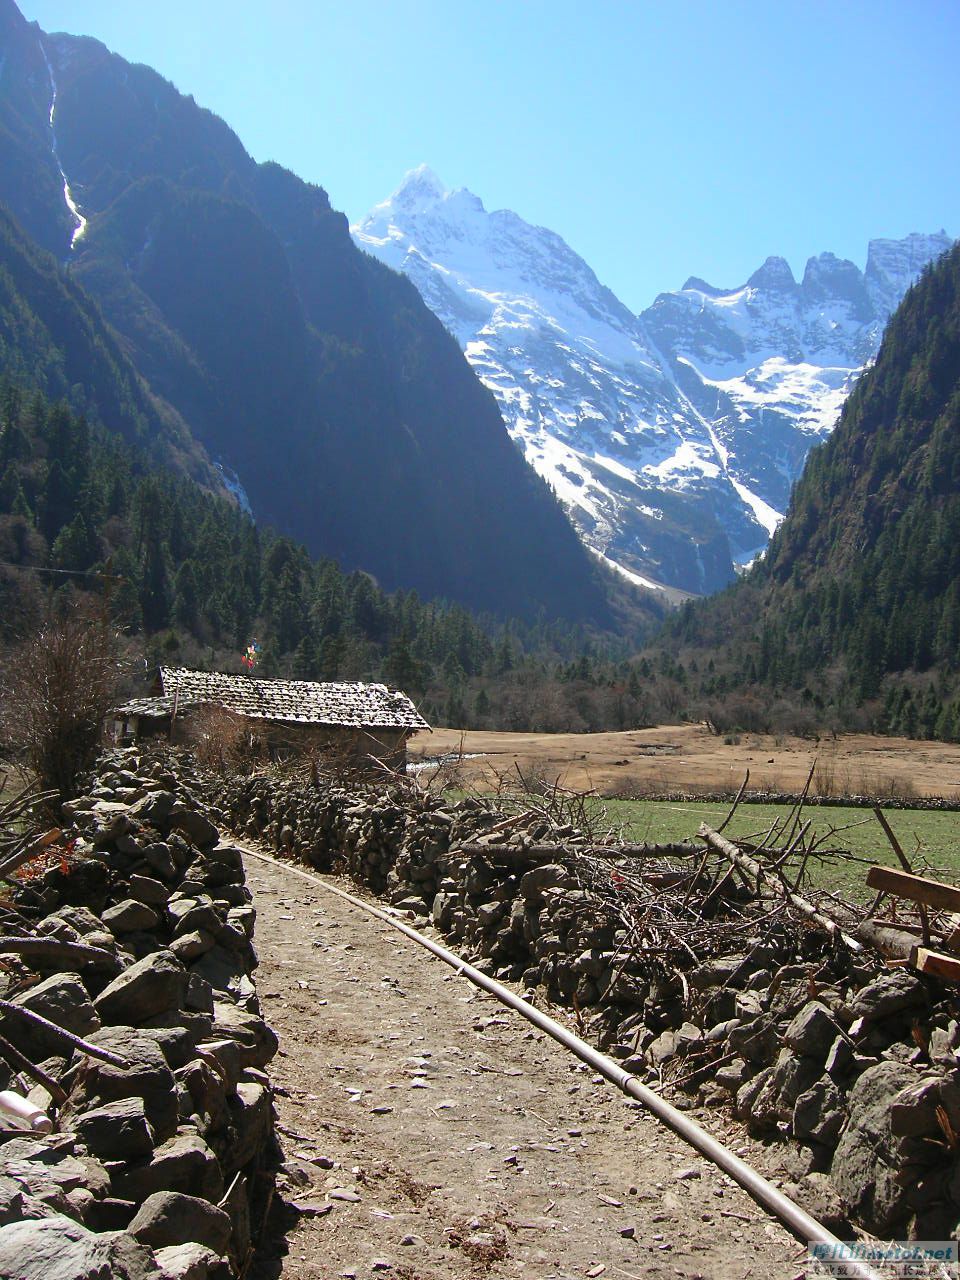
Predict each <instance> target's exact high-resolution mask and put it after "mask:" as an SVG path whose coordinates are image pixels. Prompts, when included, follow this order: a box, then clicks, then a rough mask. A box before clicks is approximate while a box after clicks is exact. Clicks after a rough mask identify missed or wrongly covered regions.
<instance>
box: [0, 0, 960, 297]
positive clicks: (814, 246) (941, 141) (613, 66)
mask: <svg viewBox="0 0 960 1280" xmlns="http://www.w3.org/2000/svg"><path fill="white" fill-rule="evenodd" d="M20 7H21V9H22V11H23V12H24V14H25V15H26V16H27V17H28V18H30V19H32V20H33V19H35V20H37V21H38V22H39V23H40V25H41V26H42V27H43V28H44V29H46V30H48V31H56V30H63V31H70V32H73V33H75V34H84V35H93V36H96V37H97V38H99V39H101V40H103V41H104V43H106V44H107V45H108V46H109V47H110V48H112V49H114V50H115V51H116V52H117V53H120V54H122V55H123V56H124V57H126V58H128V59H130V60H131V61H136V62H146V63H149V64H150V65H151V66H153V67H155V68H156V69H157V70H158V71H160V72H161V73H162V74H163V75H165V76H167V77H168V78H169V79H171V80H172V81H173V82H174V83H175V84H176V85H177V87H178V88H179V89H181V90H182V91H183V92H185V93H192V94H193V96H194V97H195V98H196V100H197V101H198V102H199V103H201V104H202V105H204V106H207V107H210V108H211V109H212V110H214V111H216V112H217V113H218V114H219V115H221V116H223V118H224V119H225V120H226V121H227V123H228V124H230V125H231V127H232V128H233V129H235V130H236V132H237V133H238V134H239V136H240V138H241V140H242V141H243V143H244V144H245V146H246V147H247V149H248V150H249V151H250V152H251V153H252V154H253V155H254V156H255V157H256V158H257V159H258V160H266V159H273V160H278V161H280V163H282V164H285V165H287V166H288V167H289V168H291V169H293V170H294V171H295V172H296V173H298V174H300V176H301V177H304V178H307V179H309V180H311V181H314V182H319V183H321V184H322V185H323V186H324V187H325V188H326V189H327V191H328V192H329V193H330V197H331V200H332V202H333V204H334V205H335V206H336V207H337V208H340V209H343V210H344V211H345V212H346V213H347V214H348V216H349V217H350V218H351V220H355V219H357V218H359V217H360V216H362V215H363V214H364V213H365V212H366V211H367V210H368V209H369V208H370V207H371V206H372V205H373V204H375V203H377V202H378V201H379V200H381V199H383V198H385V197H386V196H387V195H388V194H389V193H390V192H391V191H392V190H393V189H394V188H395V187H396V186H397V184H398V183H399V181H400V179H401V177H402V175H403V173H404V172H405V171H406V170H407V169H410V168H413V167H414V166H416V165H418V164H421V163H424V162H425V163H427V164H429V165H430V166H431V167H432V168H433V169H434V170H435V171H436V172H437V174H438V175H439V176H440V178H441V179H442V180H443V181H444V182H445V183H446V184H447V185H448V186H450V187H457V186H467V187H469V188H470V189H471V190H472V191H474V192H476V194H477V195H479V196H481V197H482V199H483V201H484V203H485V204H486V206H487V208H488V209H494V208H501V207H508V208H512V209H514V210H516V212H517V213H519V214H520V215H521V216H522V217H524V218H526V219H527V220H528V221H530V222H534V223H540V224H542V225H545V226H549V227H551V228H552V229H553V230H555V231H557V232H559V234H560V235H562V236H563V237H564V239H566V240H567V241H568V243H569V244H570V245H571V246H572V247H573V248H574V249H576V250H577V252H579V253H580V254H582V255H583V257H585V258H586V259H587V261H588V262H589V263H590V265H591V266H592V267H593V268H594V270H595V271H596V272H597V274H598V276H599V277H600V278H601V280H602V281H603V282H604V283H605V284H608V285H609V286H610V287H611V288H612V289H613V290H614V291H615V292H616V293H617V294H618V295H619V296H620V297H621V298H622V300H623V301H624V302H625V303H627V305H628V306H631V307H633V308H634V309H635V310H640V309H642V308H643V307H645V306H647V305H648V304H649V303H650V302H651V301H652V300H653V298H654V297H655V295H656V294H657V293H658V292H659V291H660V290H663V289H670V288H677V287H679V286H680V285H681V284H682V283H683V281H684V280H685V278H686V277H687V276H688V275H699V276H702V277H704V278H705V279H707V280H709V281H711V282H712V283H714V284H717V285H725V286H730V285H735V284H739V283H742V282H743V280H744V279H745V278H746V277H747V276H748V275H749V274H750V272H751V271H752V270H753V269H754V268H755V267H756V266H758V265H759V263H760V262H761V261H762V260H763V259H764V258H765V257H766V256H767V255H768V254H772V253H778V254H782V255H783V256H784V257H786V258H787V259H788V261H789V262H790V264H791V266H792V267H793V268H794V271H795V272H797V273H799V272H801V271H802V269H803V264H804V262H805V260H806V258H807V257H808V256H810V255H811V254H813V253H818V252H820V251H822V250H824V249H829V250H832V251H833V252H835V253H837V254H839V255H840V256H843V257H850V258H852V259H853V260H854V261H855V262H857V263H858V264H859V265H860V266H863V265H864V261H865V255H866V244H867V241H868V240H869V239H870V238H872V237H875V236H897V237H899V236H903V235H905V234H907V233H908V232H910V231H936V230H939V229H940V228H941V227H945V228H946V230H948V231H950V232H951V233H953V234H958V233H960V216H958V205H960V165H958V163H957V161H958V155H957V149H958V148H957V139H958V138H960V89H958V80H960V77H958V75H957V64H958V55H960V5H958V4H957V3H956V2H955V0H911V3H909V4H908V3H907V2H906V0H896V2H891V0H870V2H869V3H866V2H863V0H830V2H829V3H828V2H824V0H807V2H806V3H800V2H797V0H767V3H763V4H761V3H753V2H752V0H750V2H746V0H711V2H709V3H708V2H707V0H687V2H685V3H684V2H683V0H673V2H668V0H663V2H657V3H642V2H639V0H633V2H630V0H577V2H576V3H575V2H573V0H367V3H365V4H362V5H352V4H349V3H344V0H337V3H328V2H327V0H272V3H270V4H269V5H267V4H265V3H256V4H254V3H252V2H251V0H164V2H163V3H162V4H156V5H154V4H149V3H145V2H144V0H123V2H119V0H20Z"/></svg>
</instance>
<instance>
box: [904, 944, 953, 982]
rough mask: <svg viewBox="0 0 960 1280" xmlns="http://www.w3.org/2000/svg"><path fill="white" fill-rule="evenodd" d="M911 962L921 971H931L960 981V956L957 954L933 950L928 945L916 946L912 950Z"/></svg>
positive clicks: (937, 976) (938, 976) (949, 979)
mask: <svg viewBox="0 0 960 1280" xmlns="http://www.w3.org/2000/svg"><path fill="white" fill-rule="evenodd" d="M910 963H911V964H912V965H913V967H914V968H915V969H916V970H918V971H919V972H920V973H930V974H932V975H933V976H934V977H935V978H945V979H946V980H947V981H948V982H960V958H958V957H957V956H945V955H944V954H943V952H942V951H931V950H930V949H929V948H928V947H914V948H913V950H912V951H911V952H910Z"/></svg>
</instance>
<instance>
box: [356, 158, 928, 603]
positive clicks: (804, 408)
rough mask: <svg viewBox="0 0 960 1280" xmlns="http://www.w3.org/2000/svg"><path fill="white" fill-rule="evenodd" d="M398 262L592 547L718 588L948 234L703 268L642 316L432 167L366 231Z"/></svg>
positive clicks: (566, 252)
mask: <svg viewBox="0 0 960 1280" xmlns="http://www.w3.org/2000/svg"><path fill="white" fill-rule="evenodd" d="M352 231H353V235H354V239H355V241H356V243H357V244H358V245H359V247H360V248H362V249H364V250H366V251H367V252H369V253H372V254H374V255H375V256H376V257H378V258H379V259H380V260H381V261H383V262H384V263H386V264H387V265H388V266H390V267H393V268H395V269H396V270H398V271H402V272H403V273H404V274H405V275H407V276H409V278H410V279H411V280H412V281H413V283H414V284H415V285H416V286H417V288H418V290H419V291H420V293H421V295H422V296H423V298H424V300H425V301H426V303H427V304H428V306H430V308H431V309H432V310H433V311H434V312H435V314H436V315H437V316H438V317H439V318H440V319H441V320H442V321H443V323H444V325H445V326H446V327H447V328H448V329H449V330H450V332H451V333H452V334H453V335H454V336H455V337H456V339H457V341H458V342H459V343H460V346H461V347H462V349H463V351H464V352H465V354H466V356H467V359H468V360H469V361H470V363H471V365H472V366H473V368H474V369H475V371H476V373H477V375H478V376H479V378H480V379H481V381H482V382H483V383H484V384H485V385H486V386H487V387H489V389H490V390H491V391H492V392H493V394H494V395H495V396H496V398H497V401H498V402H499V405H500V409H501V412H502V413H503V417H504V420H505V422H506V424H507V428H508V430H509V431H510V434H511V436H512V437H513V438H514V440H515V441H516V442H517V443H518V445H520V447H521V448H522V449H523V452H524V455H525V456H526V458H527V461H528V462H529V463H530V464H531V465H532V466H533V467H534V468H535V469H536V470H537V472H538V473H539V474H540V475H541V476H543V477H544V478H545V479H546V480H547V481H548V482H549V483H550V484H551V486H552V487H553V489H554V490H555V491H556V493H557V495H558V497H559V498H560V499H561V501H562V502H563V503H564V505H565V506H566V508H567V510H568V511H569V513H570V515H571V517H572V518H573V520H574V523H575V524H576V525H577V527H578V529H579V531H580V533H581V536H582V537H583V539H584V541H585V542H586V544H587V545H588V546H589V547H590V548H591V549H592V550H593V551H595V552H596V553H597V554H598V555H600V556H602V557H603V558H604V559H606V560H608V561H610V562H612V563H613V564H614V565H616V566H618V567H619V568H620V569H622V570H623V571H625V573H626V574H628V575H630V576H632V578H633V579H640V580H643V581H653V582H658V583H663V584H665V585H668V586H671V587H676V588H679V589H681V590H683V591H688V592H694V593H703V592H708V591H712V590H715V589H717V588H718V587H720V586H722V585H723V584H724V583H725V582H726V581H729V579H730V578H731V577H732V575H733V566H734V564H745V563H747V562H749V561H750V560H752V559H753V558H754V557H755V556H756V555H757V554H758V553H759V552H760V551H761V550H762V549H763V547H764V546H765V545H766V542H767V540H768V538H769V537H770V535H771V533H772V532H773V530H774V529H775V527H776V525H777V523H778V521H779V520H780V518H781V517H782V514H783V512H784V511H785V509H786V505H787V502H788V499H789V495H790V489H791V486H792V484H793V482H794V481H795V480H796V478H797V476H798V475H799V473H800V470H801V468H802V465H803V461H804V458H805V457H806V454H807V452H808V450H809V449H810V447H811V445H812V444H814V443H816V442H817V441H818V440H820V439H822V438H823V437H824V436H825V435H826V434H828V433H829V431H830V430H831V429H832V427H833V425H834V423H835V422H836V419H837V416H838V414H839V411H840V408H841V406H842V404H843V401H844V398H845V397H846V395H847V393H848V392H849V390H850V387H851V385H852V383H853V381H854V380H855V378H856V376H857V374H858V373H859V371H860V370H861V369H862V367H863V365H864V364H865V363H866V362H867V361H868V360H869V359H871V358H872V356H873V355H874V354H875V353H876V350H877V347H878V345H879V342H880V337H881V334H882V332H883V327H884V325H885V323H886V321H887V318H888V317H889V315H890V313H891V311H892V310H893V309H894V307H895V306H896V305H897V303H898V302H899V300H900V298H901V297H902V296H903V293H904V292H905V291H906V289H907V288H908V286H909V285H910V283H911V282H912V281H913V280H914V279H915V278H916V276H917V275H918V274H919V272H920V270H922V268H923V266H924V265H925V264H926V263H927V262H929V261H930V260H931V259H932V258H934V257H936V256H937V255H938V254H939V253H941V252H943V250H944V249H946V248H947V247H948V246H949V245H950V243H952V241H951V239H950V237H948V236H947V235H946V234H945V233H942V232H941V233H939V234H935V235H930V236H923V235H912V236H908V237H907V238H906V239H905V240H899V241H897V240H874V241H872V242H871V244H870V247H869V251H868V257H867V266H866V270H865V271H860V269H859V268H858V267H857V266H856V265H855V264H854V263H852V262H848V261H845V260H842V259H839V258H836V257H834V255H832V254H829V253H824V254H821V255H820V256H819V257H816V258H811V259H810V261H809V262H808V263H807V266H806V270H805V271H804V274H803V278H802V279H801V280H800V281H799V282H798V281H797V280H795V279H794V276H793V273H792V271H791V269H790V267H789V265H788V264H787V263H786V262H785V261H784V260H783V259H782V258H768V259H767V261H766V262H765V263H764V264H763V265H762V266H761V267H760V268H759V270H757V271H756V272H754V274H753V275H752V276H751V277H750V278H749V280H748V281H747V282H746V284H744V285H743V286H741V287H740V288H739V289H734V290H723V289H716V288H714V287H712V286H710V285H708V284H706V283H705V282H704V281H702V280H698V279H696V278H691V279H690V280H688V281H687V283H686V284H685V285H684V287H683V288H682V289H679V290H677V291H675V292H672V293H664V294H661V295H660V296H659V297H658V298H657V299H656V300H655V301H654V303H653V304H652V306H650V307H649V308H647V310H646V311H644V312H643V313H642V314H641V315H639V316H636V315H634V314H633V313H632V312H631V311H630V310H629V309H628V308H627V307H626V306H624V305H623V303H622V302H620V300H619V299H618V298H617V297H616V295H615V294H614V293H612V292H611V290H610V289H608V288H606V287H605V286H604V285H603V284H601V283H600V281H599V280H598V279H597V277H596V275H595V274H594V272H593V271H592V270H591V269H590V267H589V266H588V265H587V263H586V262H584V260H583V259H582V258H581V257H579V256H578V255H577V254H576V253H575V252H574V251H573V250H572V249H571V248H570V247H569V246H568V245H567V244H566V243H565V242H564V240H563V239H561V237H560V236H558V235H557V234H556V233H555V232H553V231H550V230H547V229H546V228H543V227H535V226H531V225H530V224H528V223H526V222H524V221H523V219H522V218H520V217H519V216H518V215H517V214H515V213H512V212H511V211H510V210H496V211H494V212H489V213H488V212H487V210H486V209H485V208H484V206H483V203H482V201H481V200H480V199H479V198H478V197H477V196H475V195H473V194H472V193H471V192H469V191H467V190H465V189H460V190H457V191H449V190H447V189H446V188H445V187H444V185H443V184H442V183H441V182H440V181H439V179H438V178H437V177H436V175H435V174H433V173H432V172H431V170H429V169H428V168H427V167H426V166H421V167H420V168H419V169H415V170H413V171H411V172H410V173H408V174H407V175H406V177H405V178H404V180H403V182H402V183H401V185H400V187H399V188H398V190H397V191H396V192H395V193H394V194H393V195H392V196H391V197H390V199H389V200H386V201H384V202H383V203H382V204H379V205H377V206H376V207H375V208H374V209H373V210H372V211H371V212H370V213H369V214H368V215H367V217H366V218H364V219H363V220H362V222H360V223H359V224H358V225H357V226H355V227H353V228H352Z"/></svg>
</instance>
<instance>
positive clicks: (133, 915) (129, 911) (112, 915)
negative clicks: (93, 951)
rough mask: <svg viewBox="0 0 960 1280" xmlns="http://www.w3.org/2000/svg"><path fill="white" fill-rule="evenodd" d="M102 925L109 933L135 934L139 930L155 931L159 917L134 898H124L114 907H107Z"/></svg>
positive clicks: (150, 908)
mask: <svg viewBox="0 0 960 1280" xmlns="http://www.w3.org/2000/svg"><path fill="white" fill-rule="evenodd" d="M103 923H104V924H105V925H106V926H107V928H108V929H109V930H110V932H111V933H114V934H122V933H135V932H137V931H139V930H145V929H155V928H156V927H157V925H158V924H159V923H160V917H159V916H158V915H157V913H156V912H155V911H154V910H153V908H152V907H148V906H147V904H146V903H145V902H138V901H137V900H136V898H124V900H123V901H122V902H118V903H117V904H116V906H113V907H107V909H106V911H104V913H103Z"/></svg>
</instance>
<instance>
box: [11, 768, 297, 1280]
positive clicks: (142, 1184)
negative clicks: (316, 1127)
mask: <svg viewBox="0 0 960 1280" xmlns="http://www.w3.org/2000/svg"><path fill="white" fill-rule="evenodd" d="M63 816H64V838H65V839H66V838H68V837H69V838H70V844H69V845H68V846H67V848H68V850H69V852H68V853H67V854H66V856H65V857H64V858H63V859H62V860H61V861H59V862H57V861H55V862H54V865H53V866H52V868H51V869H49V870H47V871H46V872H45V873H44V874H42V875H40V876H37V877H34V878H24V879H23V882H22V885H21V887H20V888H19V889H17V890H16V891H15V893H14V897H13V900H12V902H10V903H8V904H7V905H6V906H4V907H2V908H0V925H2V929H0V933H2V934H3V935H5V936H10V935H11V934H16V935H18V936H24V935H26V936H35V937H40V938H43V939H53V940H59V941H60V942H65V943H70V944H73V945H74V948H75V949H74V951H73V952H72V955H71V958H70V959H69V960H67V961H66V962H65V961H64V959H63V958H62V956H61V957H60V958H57V957H55V956H54V957H49V958H44V957H43V956H35V955H33V954H30V955H28V956H23V957H19V958H13V957H4V964H3V967H2V968H0V988H2V994H3V995H4V996H5V998H6V1000H7V1001H8V1005H7V1007H6V1008H4V1009H3V1013H2V1019H0V1035H2V1036H3V1037H4V1038H5V1039H6V1040H7V1041H9V1042H10V1043H11V1044H12V1045H13V1046H14V1047H15V1049H19V1050H20V1051H21V1052H22V1053H23V1054H24V1055H25V1056H26V1058H27V1059H29V1061H30V1062H31V1063H32V1064H35V1065H38V1066H39V1067H40V1068H41V1070H42V1072H43V1073H44V1076H45V1077H46V1079H47V1082H48V1084H49V1085H50V1088H52V1089H53V1090H54V1091H55V1095H52V1094H51V1092H50V1091H49V1089H48V1088H47V1087H44V1086H43V1085H40V1084H36V1083H35V1081H34V1080H33V1079H31V1078H30V1077H29V1076H28V1075H26V1074H21V1075H20V1077H19V1078H17V1077H15V1076H14V1074H13V1069H11V1068H7V1067H4V1065H3V1064H2V1062H0V1077H2V1080H0V1085H2V1087H4V1088H13V1089H16V1090H18V1091H19V1092H21V1093H28V1096H29V1099H30V1101H31V1102H33V1103H35V1104H36V1105H37V1106H39V1107H40V1108H42V1109H43V1110H44V1111H46V1112H48V1114H49V1115H51V1116H52V1117H53V1118H54V1121H55V1125H54V1131H53V1132H52V1133H49V1134H41V1133H35V1132H31V1133H25V1132H22V1131H21V1132H17V1131H16V1130H15V1129H12V1128H10V1129H6V1130H0V1275H16V1276H22V1277H24V1278H25V1280H33V1278H34V1277H36V1280H41V1277H42V1280H74V1278H77V1277H87V1276H106V1275H109V1276H110V1277H116V1278H117V1280H123V1278H125V1277H130V1278H133V1277H136V1278H138V1280H139V1277H141V1276H144V1277H146V1276H150V1277H157V1278H160V1277H167V1278H168V1280H203V1278H204V1277H207V1276H209V1277H217V1278H220V1280H222V1278H225V1277H228V1276H233V1275H237V1274H238V1273H239V1272H240V1270H241V1268H243V1267H244V1265H245V1264H246V1262H247V1261H248V1257H249V1254H250V1249H251V1216H252V1215H254V1218H255V1216H256V1214H257V1213H258V1212H259V1211H260V1209H261V1208H262V1204H263V1202H264V1200H265V1197H266V1194H267V1193H268V1188H269V1179H270V1176H271V1175H270V1172H269V1171H270V1169H271V1168H272V1167H273V1164H274V1143H275V1138H274V1130H273V1106H272V1095H271V1090H270V1084H269V1080H268V1078H267V1076H266V1074H265V1070H264V1069H265V1068H266V1066H267V1064H268V1063H269V1061H270V1060H271V1058H272V1057H273V1055H274V1053H275V1052H276V1048H277V1040H276V1037H275V1035H274V1033H273V1031H272V1030H271V1029H270V1027H269V1026H268V1025H267V1024H266V1022H265V1021H264V1019H263V1017H262V1016H261V1011H260V1006H259V1003H258V1000H257V994H256V989H255V987H254V984H253V981H252V978H251V974H252V973H253V970H254V968H255V966H256V954H255V952H254V949H253V943H252V938H253V928H254V909H253V906H252V905H251V896H250V892H249V890H248V889H247V887H246V885H245V883H244V874H243V866H242V862H241V857H240V853H239V851H238V850H237V849H236V848H235V847H233V846H232V845H231V844H230V843H229V842H227V841H223V840H221V839H220V832H219V830H218V827H217V825H215V823H214V822H213V821H212V820H211V818H210V817H209V816H207V814H206V813H205V812H204V811H203V805H202V804H201V803H200V802H199V801H198V799H197V797H196V795H195V794H194V793H193V791H192V789H191V786H190V779H189V777H188V776H187V777H184V776H181V777H180V778H178V777H177V776H175V775H174V774H172V773H170V772H169V771H168V769H167V767H166V765H164V764H163V763H162V762H159V761H154V762H152V763H147V762H142V763H141V762H140V761H139V760H138V758H137V757H136V756H134V755H131V754H129V753H114V754H112V755H110V756H108V757H106V758H105V760H104V762H103V764H102V767H101V768H100V770H99V772H98V774H97V777H96V779H95V780H94V782H93V784H92V785H91V787H90V791H89V794H87V795H85V796H82V797H81V798H79V799H77V800H75V801H73V802H71V803H69V804H67V805H65V806H64V815H63ZM78 947H79V948H86V949H87V950H86V951H84V950H82V949H78ZM67 966H69V967H67ZM18 1008H22V1009H24V1010H30V1011H32V1012H33V1013H35V1014H39V1015H41V1016H42V1017H43V1018H45V1019H47V1020H48V1021H49V1022H50V1023H52V1024H54V1027H53V1028H52V1029H51V1028H47V1027H44V1026H41V1025H39V1024H37V1023H35V1022H30V1021H27V1020H25V1019H24V1018H23V1017H22V1016H21V1015H19V1014H18V1013H17V1012H16V1010H17V1009H18ZM56 1028H61V1029H63V1030H65V1031H66V1032H69V1033H73V1034H74V1035H75V1036H78V1037H82V1039H83V1042H84V1044H85V1045H86V1046H87V1049H86V1050H85V1049H84V1047H83V1046H81V1045H77V1044H74V1043H71V1042H70V1041H69V1039H68V1038H67V1037H65V1036H64V1035H62V1034H60V1033H58V1031H57V1030H56ZM92 1053H95V1054H96V1055H97V1056H91V1054H92Z"/></svg>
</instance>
